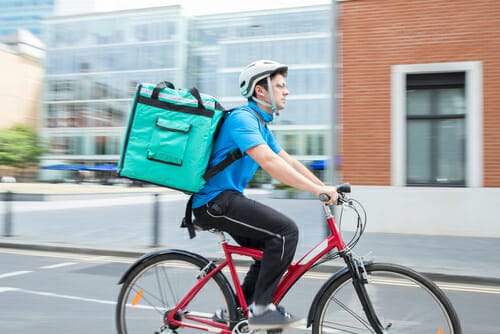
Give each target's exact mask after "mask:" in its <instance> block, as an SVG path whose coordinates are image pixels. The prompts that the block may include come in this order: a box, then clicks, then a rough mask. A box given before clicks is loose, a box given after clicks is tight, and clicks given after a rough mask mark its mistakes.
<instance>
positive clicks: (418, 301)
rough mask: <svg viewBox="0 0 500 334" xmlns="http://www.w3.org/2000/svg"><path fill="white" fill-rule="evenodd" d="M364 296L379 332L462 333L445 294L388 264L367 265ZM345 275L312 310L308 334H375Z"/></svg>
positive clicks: (349, 275)
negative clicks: (373, 312) (311, 324)
mask: <svg viewBox="0 0 500 334" xmlns="http://www.w3.org/2000/svg"><path fill="white" fill-rule="evenodd" d="M366 272H367V275H368V283H367V284H365V285H364V286H365V288H366V291H367V295H368V297H369V299H370V302H371V303H372V305H373V308H374V310H375V313H376V316H377V317H378V319H379V321H380V322H381V324H382V326H383V327H384V328H385V331H384V332H383V333H398V334H399V333H404V334H424V333H425V334H461V332H462V331H461V328H460V322H459V320H458V317H457V314H456V312H455V310H454V308H453V306H452V305H451V303H450V301H449V299H448V298H447V297H446V295H445V294H444V293H443V292H442V291H441V289H439V287H438V286H437V285H435V284H434V283H433V282H432V281H430V280H429V279H428V278H426V277H424V276H422V275H420V274H418V273H417V272H415V271H413V270H411V269H409V268H405V267H401V266H398V265H393V264H382V263H374V264H370V265H367V266H366ZM352 283H353V282H352V276H351V274H350V273H349V272H346V273H345V274H344V275H342V276H340V278H339V279H337V280H335V281H333V282H332V283H331V285H330V286H329V287H328V288H327V290H326V292H325V294H324V295H323V297H322V298H321V299H320V300H319V303H318V305H317V306H316V312H315V316H314V319H313V333H316V334H320V333H350V334H361V333H377V332H376V331H375V330H374V329H373V328H372V327H371V326H370V323H369V321H368V319H367V317H366V315H365V313H364V311H363V307H362V306H361V303H360V301H359V298H358V295H357V294H356V291H355V290H354V286H353V284H352Z"/></svg>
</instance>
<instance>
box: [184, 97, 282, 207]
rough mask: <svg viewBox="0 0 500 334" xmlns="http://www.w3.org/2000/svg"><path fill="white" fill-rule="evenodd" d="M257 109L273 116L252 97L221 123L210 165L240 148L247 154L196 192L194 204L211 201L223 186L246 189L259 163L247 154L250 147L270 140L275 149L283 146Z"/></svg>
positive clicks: (225, 188)
mask: <svg viewBox="0 0 500 334" xmlns="http://www.w3.org/2000/svg"><path fill="white" fill-rule="evenodd" d="M256 113H259V114H260V115H261V117H262V118H263V119H264V120H266V121H270V120H272V115H271V114H268V113H266V112H265V111H263V110H261V109H260V108H259V107H258V106H257V104H256V103H255V102H253V101H251V102H249V103H248V106H242V107H240V108H237V109H234V110H233V111H231V112H230V113H229V115H228V116H227V118H226V119H225V120H224V123H222V127H221V129H220V132H219V135H218V136H217V139H216V140H215V144H214V148H213V150H212V155H211V157H210V162H209V164H208V168H211V167H213V166H215V165H217V164H218V163H219V162H221V161H222V160H224V159H225V158H226V157H227V156H228V154H229V152H231V151H233V150H235V149H237V148H239V149H240V151H241V152H242V153H244V155H243V157H242V158H240V159H238V160H236V161H234V162H233V163H232V164H231V165H229V166H228V167H226V168H225V169H223V170H222V171H221V172H219V173H217V174H216V175H215V176H214V177H212V178H211V179H210V180H209V181H208V182H207V183H206V184H205V186H204V187H203V188H202V189H201V190H200V191H199V192H198V193H196V194H195V195H194V197H193V208H198V207H200V206H202V205H204V204H206V203H208V202H210V201H211V200H212V199H214V198H215V197H216V196H217V195H219V194H220V193H221V192H223V191H224V190H235V191H238V192H241V193H242V192H243V190H244V189H245V187H246V185H247V184H248V182H249V181H250V180H251V179H252V177H253V176H254V174H255V172H256V171H257V169H258V167H259V165H258V164H257V163H256V162H255V160H253V159H252V158H251V157H250V156H249V155H247V154H245V153H246V151H247V150H248V149H250V148H252V147H255V146H257V145H261V144H267V145H269V147H270V148H271V150H273V151H274V152H275V153H279V152H280V151H281V150H282V148H281V146H280V145H279V144H278V142H277V141H276V139H275V138H274V136H273V134H272V132H271V131H270V130H269V128H268V127H267V126H266V125H265V124H263V123H262V122H261V121H260V119H259V117H258V116H257V114H256Z"/></svg>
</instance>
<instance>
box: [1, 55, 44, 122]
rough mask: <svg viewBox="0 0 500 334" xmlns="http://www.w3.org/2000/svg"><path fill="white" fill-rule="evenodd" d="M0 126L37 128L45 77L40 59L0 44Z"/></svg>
mask: <svg viewBox="0 0 500 334" xmlns="http://www.w3.org/2000/svg"><path fill="white" fill-rule="evenodd" d="M0 73H2V80H1V83H0V101H2V105H1V107H0V116H1V117H0V128H8V127H11V126H13V125H15V124H23V125H27V126H30V127H32V128H33V129H36V127H37V125H38V115H39V112H38V110H39V107H40V98H41V87H42V80H43V73H44V70H43V66H42V64H41V63H40V61H38V60H36V59H33V58H30V57H27V56H26V55H19V54H18V53H16V52H13V51H11V50H9V49H7V48H3V49H2V48H0Z"/></svg>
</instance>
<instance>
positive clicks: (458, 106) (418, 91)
mask: <svg viewBox="0 0 500 334" xmlns="http://www.w3.org/2000/svg"><path fill="white" fill-rule="evenodd" d="M464 86H465V73H464V72H456V73H436V74H409V75H407V78H406V126H407V129H406V135H407V138H406V157H407V160H406V162H407V163H406V166H407V169H406V183H407V185H449V186H464V185H465V155H466V152H465V90H464Z"/></svg>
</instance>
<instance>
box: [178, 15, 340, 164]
mask: <svg viewBox="0 0 500 334" xmlns="http://www.w3.org/2000/svg"><path fill="white" fill-rule="evenodd" d="M330 9H331V8H330V7H329V6H311V7H307V8H288V9H279V10H273V11H262V12H244V13H231V14H221V15H210V16H200V17H197V18H195V19H194V20H193V24H192V25H191V29H190V36H191V41H192V43H191V45H190V55H191V57H190V59H189V66H188V74H189V76H188V78H189V80H190V82H191V83H192V84H193V85H196V86H198V87H199V88H200V89H201V90H202V91H205V92H207V93H209V94H212V95H214V96H217V97H218V98H219V99H220V100H221V103H222V104H223V105H224V106H225V107H227V108H232V107H235V106H238V105H241V104H244V103H245V100H244V99H243V98H242V97H241V95H240V92H239V88H238V77H239V73H240V71H241V69H242V68H243V67H244V66H246V65H248V64H249V63H251V62H252V61H254V60H257V59H272V60H276V61H279V62H281V63H284V64H287V65H289V71H288V77H287V84H288V87H289V91H290V95H289V96H288V102H287V107H286V109H285V110H284V111H282V112H281V113H280V116H279V117H275V121H274V122H273V124H272V126H271V127H272V128H273V130H274V132H275V134H276V136H277V137H278V138H279V140H280V142H281V144H282V145H283V146H284V147H285V149H286V150H287V151H288V152H289V153H291V154H294V155H296V156H297V157H299V158H300V159H301V160H314V159H325V158H326V156H327V154H328V147H327V145H325V143H326V142H327V140H328V135H327V134H328V131H329V124H330V123H331V122H330V114H331V112H330V111H331V74H332V70H331V42H330V41H331V28H332V27H331V18H330V15H331V12H330Z"/></svg>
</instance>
